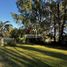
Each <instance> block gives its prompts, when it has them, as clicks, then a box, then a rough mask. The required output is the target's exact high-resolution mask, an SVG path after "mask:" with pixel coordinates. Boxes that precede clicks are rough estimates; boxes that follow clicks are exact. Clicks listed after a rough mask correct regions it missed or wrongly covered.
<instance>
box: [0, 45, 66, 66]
mask: <svg viewBox="0 0 67 67" xmlns="http://www.w3.org/2000/svg"><path fill="white" fill-rule="evenodd" d="M0 52H1V53H3V55H5V57H6V56H7V57H8V58H7V59H8V62H12V63H14V64H15V65H16V67H67V50H60V49H54V48H48V47H45V46H39V45H22V46H17V47H8V46H6V47H5V48H4V47H0ZM14 64H11V67H14Z"/></svg>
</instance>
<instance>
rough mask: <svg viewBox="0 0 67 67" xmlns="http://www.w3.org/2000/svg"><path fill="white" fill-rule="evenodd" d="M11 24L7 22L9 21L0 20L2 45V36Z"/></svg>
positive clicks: (2, 43)
mask: <svg viewBox="0 0 67 67" xmlns="http://www.w3.org/2000/svg"><path fill="white" fill-rule="evenodd" d="M11 26H12V25H11V24H9V21H5V22H2V21H0V40H1V45H2V46H3V45H4V41H3V37H5V36H6V35H5V33H6V32H7V31H9V28H10V27H11Z"/></svg>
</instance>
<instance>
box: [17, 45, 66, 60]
mask: <svg viewBox="0 0 67 67" xmlns="http://www.w3.org/2000/svg"><path fill="white" fill-rule="evenodd" d="M18 47H19V48H22V49H26V50H32V51H37V52H40V53H43V54H46V55H48V56H52V57H56V58H60V59H63V60H67V55H64V54H62V53H56V52H51V51H45V50H41V49H37V48H34V47H30V46H18ZM16 50H17V49H16ZM17 51H19V50H17ZM19 52H22V51H19Z"/></svg>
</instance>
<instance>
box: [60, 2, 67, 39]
mask: <svg viewBox="0 0 67 67" xmlns="http://www.w3.org/2000/svg"><path fill="white" fill-rule="evenodd" d="M65 20H66V4H65V3H64V17H63V23H62V27H61V35H60V36H61V40H63V33H64V25H65Z"/></svg>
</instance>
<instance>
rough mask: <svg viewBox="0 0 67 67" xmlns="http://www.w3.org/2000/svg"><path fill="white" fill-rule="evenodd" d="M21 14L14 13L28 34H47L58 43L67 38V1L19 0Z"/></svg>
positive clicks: (18, 6) (18, 5)
mask: <svg viewBox="0 0 67 67" xmlns="http://www.w3.org/2000/svg"><path fill="white" fill-rule="evenodd" d="M16 5H17V8H18V11H19V14H16V13H12V16H13V18H14V19H15V20H16V22H17V23H21V24H23V27H22V28H23V29H25V30H27V31H26V33H27V34H30V33H34V34H43V35H44V36H45V35H46V34H47V35H48V36H50V37H52V38H53V39H54V42H56V41H59V42H61V41H63V40H64V38H66V37H67V0H17V1H16Z"/></svg>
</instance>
